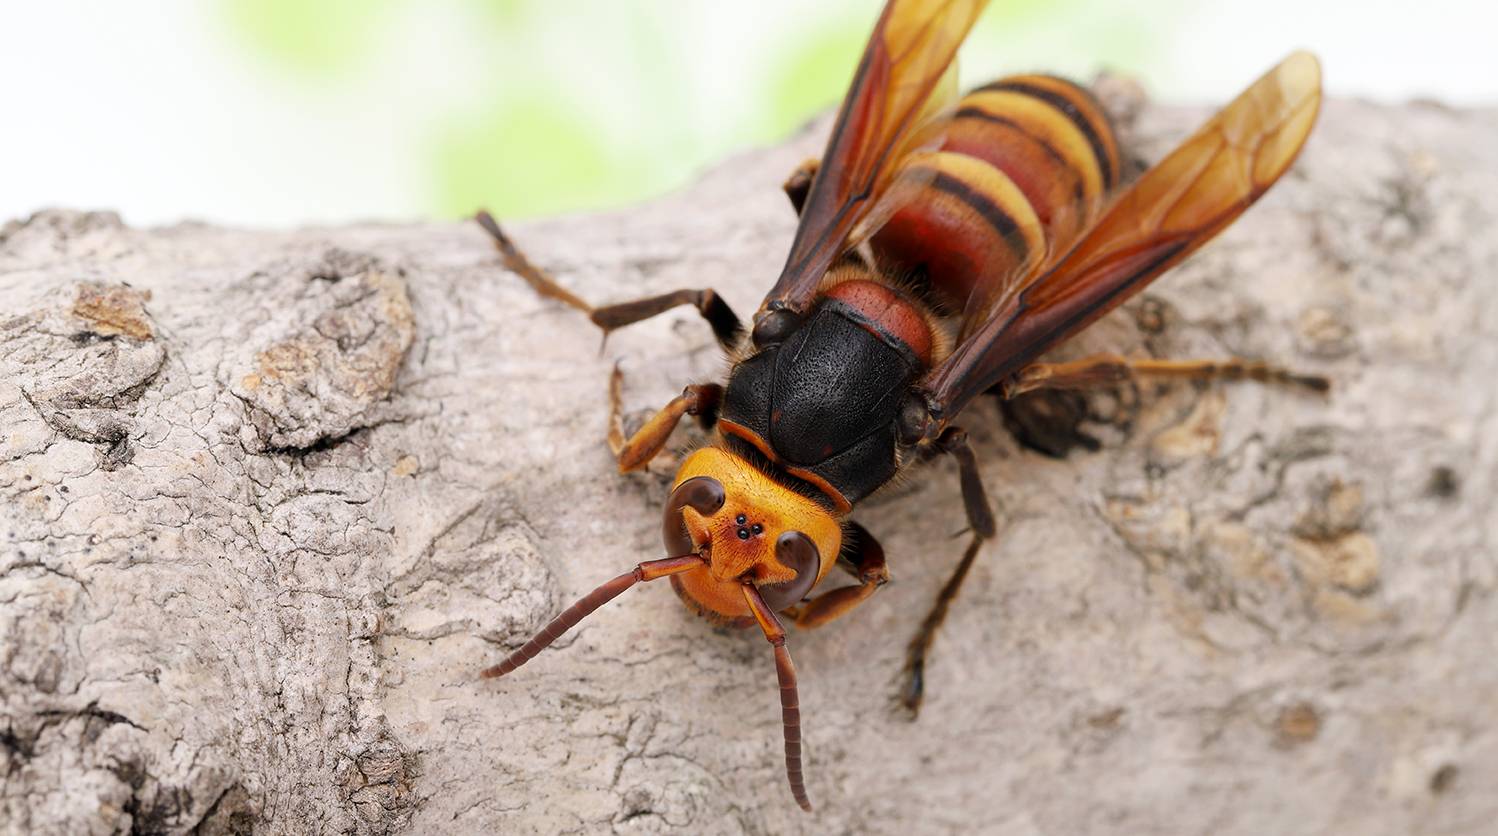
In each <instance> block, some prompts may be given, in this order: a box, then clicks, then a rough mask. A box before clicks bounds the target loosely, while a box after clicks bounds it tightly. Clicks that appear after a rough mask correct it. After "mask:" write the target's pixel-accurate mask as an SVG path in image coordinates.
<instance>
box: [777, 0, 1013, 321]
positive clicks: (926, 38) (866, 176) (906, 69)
mask: <svg viewBox="0 0 1498 836" xmlns="http://www.w3.org/2000/svg"><path fill="white" fill-rule="evenodd" d="M985 5H987V0H889V2H888V3H887V4H886V5H885V7H884V13H883V14H882V15H880V17H879V22H878V23H877V24H876V25H875V27H874V34H873V35H872V36H871V37H870V39H869V45H868V47H867V48H866V49H865V50H864V55H863V60H862V61H860V62H859V65H858V72H857V74H856V75H855V76H854V78H853V84H852V86H851V87H850V88H849V90H848V96H847V98H846V99H844V100H843V105H842V109H841V111H839V113H838V118H837V124H836V125H835V126H834V127H833V129H832V136H831V138H830V139H829V140H828V141H827V150H826V151H825V152H823V154H822V164H821V168H820V169H819V170H818V171H817V175H816V177H815V179H813V181H812V185H811V192H810V194H809V195H807V198H806V205H805V206H804V207H803V208H802V211H801V224H800V226H799V227H797V229H796V238H795V241H794V243H792V244H791V252H790V255H789V256H788V257H787V259H786V263H785V268H784V269H783V270H782V271H781V274H780V279H779V280H778V281H776V283H775V286H774V287H773V288H772V289H771V290H770V293H769V295H767V296H766V297H765V304H764V305H763V306H762V307H770V306H772V305H774V304H776V303H778V305H783V306H785V307H789V308H791V309H792V310H798V311H799V310H805V309H806V307H807V306H808V305H809V304H810V303H811V300H812V298H813V297H814V296H815V293H816V288H817V285H818V283H819V282H820V281H821V279H822V275H823V274H824V273H826V272H827V268H828V267H830V266H831V265H832V262H833V261H834V260H835V259H836V258H837V257H838V256H839V255H841V254H842V253H843V252H844V251H845V250H846V249H847V247H848V240H849V236H850V234H851V233H852V232H853V230H854V227H855V226H857V225H858V224H859V221H860V220H863V219H864V218H865V217H866V216H867V215H868V213H869V211H870V210H871V209H872V207H873V205H874V204H875V203H876V202H877V200H878V197H879V193H880V191H881V190H882V189H883V188H884V187H885V186H886V185H887V184H888V183H889V181H890V174H891V172H892V171H893V170H894V167H895V164H896V163H897V162H898V160H899V158H900V157H901V155H902V154H903V153H905V152H907V151H910V150H912V149H913V148H915V147H918V146H920V145H923V144H924V141H923V140H924V139H926V138H927V137H925V136H924V134H923V133H921V132H919V131H918V130H917V129H918V128H920V127H921V126H923V125H926V126H930V125H933V124H934V122H933V120H932V116H933V113H935V112H937V111H939V110H940V104H941V102H940V99H939V97H933V94H934V93H936V92H937V91H942V92H945V91H947V90H951V91H954V92H955V89H956V85H955V83H952V82H953V81H955V76H953V75H950V74H949V69H950V68H951V65H952V60H953V58H954V57H955V56H956V54H957V48H958V46H960V45H961V44H962V41H963V39H964V38H966V37H967V33H968V30H970V29H971V28H972V26H973V22H974V21H975V20H976V19H977V17H978V15H979V13H980V12H982V11H983V7H984V6H985ZM944 79H945V82H944Z"/></svg>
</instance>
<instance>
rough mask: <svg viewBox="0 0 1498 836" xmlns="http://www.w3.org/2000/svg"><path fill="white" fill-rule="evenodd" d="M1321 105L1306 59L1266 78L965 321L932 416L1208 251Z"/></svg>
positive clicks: (931, 391)
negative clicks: (1032, 273) (1052, 259)
mask: <svg viewBox="0 0 1498 836" xmlns="http://www.w3.org/2000/svg"><path fill="white" fill-rule="evenodd" d="M1320 103H1321V69H1320V66H1319V65H1318V64H1317V62H1316V59H1315V58H1314V57H1313V56H1312V55H1310V54H1309V53H1306V52H1297V53H1295V54H1293V55H1291V56H1290V57H1289V58H1286V59H1285V60H1284V61H1283V62H1281V63H1280V64H1279V65H1278V66H1276V67H1275V68H1274V69H1272V70H1270V71H1269V72H1268V73H1266V74H1265V75H1264V76H1263V77H1262V78H1260V79H1259V80H1258V81H1257V82H1255V83H1254V84H1253V85H1252V86H1251V87H1249V88H1248V89H1247V90H1245V91H1244V92H1243V93H1242V94H1241V95H1239V96H1238V98H1237V99H1234V100H1233V102H1232V103H1231V104H1229V105H1228V106H1227V107H1225V108H1223V109H1222V110H1221V111H1220V112H1219V113H1218V114H1217V115H1216V116H1214V117H1213V118H1212V119H1211V120H1209V121H1208V122H1207V123H1206V124H1205V125H1203V126H1202V127H1201V128H1200V129H1199V130H1198V131H1197V132H1196V133H1195V134H1193V135H1192V136H1191V137H1190V138H1189V139H1187V140H1186V141H1185V142H1183V143H1182V144H1181V145H1180V146H1179V147H1178V148H1176V150H1174V151H1172V152H1171V153H1170V155H1169V156H1167V157H1166V158H1165V159H1163V160H1161V161H1160V162H1159V163H1158V164H1156V165H1155V166H1154V167H1153V168H1151V169H1150V170H1149V171H1147V172H1145V173H1144V175H1143V176H1141V177H1140V178H1139V179H1138V180H1136V181H1135V182H1134V184H1133V185H1132V186H1130V187H1129V188H1128V189H1127V190H1125V191H1124V192H1123V193H1122V194H1121V195H1120V196H1119V197H1118V199H1117V200H1115V201H1114V202H1113V204H1112V205H1111V206H1109V207H1108V209H1106V210H1105V211H1104V212H1103V214H1102V216H1101V217H1099V219H1098V220H1097V222H1096V223H1095V224H1093V225H1092V226H1091V227H1090V228H1089V229H1088V231H1087V232H1086V233H1084V234H1083V235H1082V237H1081V238H1080V239H1079V241H1078V243H1077V244H1076V245H1075V246H1074V247H1073V248H1072V249H1071V251H1070V252H1068V253H1067V254H1066V255H1065V256H1064V257H1063V258H1062V259H1061V260H1060V261H1059V262H1057V263H1056V264H1055V266H1054V267H1052V268H1051V269H1050V270H1049V271H1048V272H1047V273H1046V274H1045V275H1043V276H1042V277H1041V278H1039V279H1037V280H1035V281H1034V282H1033V283H1030V284H1029V285H1028V286H1027V287H1026V288H1025V290H1024V291H1023V292H1021V293H1019V294H1018V295H1015V296H1012V297H1008V298H1005V299H1003V300H1001V302H1000V304H999V305H998V307H996V308H975V309H973V310H969V311H966V312H965V322H964V327H963V333H966V334H970V335H971V336H970V337H968V338H967V339H965V340H964V341H963V342H962V343H961V344H960V345H958V347H957V350H956V351H954V352H953V353H952V355H951V356H950V357H949V358H948V359H947V360H946V361H945V362H943V363H942V365H941V366H939V367H938V368H936V369H934V370H933V371H932V373H931V375H930V376H929V377H928V380H927V383H926V390H927V392H928V395H929V397H930V400H931V403H932V405H933V406H934V407H935V408H936V409H937V410H938V412H939V413H940V414H942V415H945V416H954V415H956V414H957V413H958V412H959V411H961V409H962V407H963V406H965V405H966V404H967V403H968V402H969V401H970V400H972V398H974V397H976V396H977V395H979V394H981V393H982V392H984V391H987V390H988V389H989V388H991V387H993V386H994V385H995V384H997V383H999V382H1000V381H1002V380H1003V379H1004V378H1006V377H1007V376H1009V375H1010V374H1013V373H1014V372H1015V371H1017V370H1018V369H1019V368H1020V367H1022V366H1024V365H1025V364H1027V363H1029V362H1032V361H1033V360H1035V358H1036V357H1038V356H1039V355H1040V354H1041V353H1043V352H1045V351H1046V350H1047V349H1049V348H1051V347H1053V346H1055V345H1056V344H1057V343H1059V342H1061V341H1062V340H1064V339H1066V338H1067V337H1069V336H1071V335H1073V334H1075V333H1076V332H1077V331H1079V330H1081V329H1082V328H1084V327H1086V326H1087V325H1088V324H1090V323H1092V322H1093V321H1094V320H1096V319H1097V318H1098V317H1101V316H1102V315H1103V314H1105V313H1107V312H1108V311H1110V310H1112V309H1113V308H1115V307H1117V306H1118V305H1119V304H1120V303H1122V302H1123V301H1124V300H1125V299H1128V298H1129V297H1130V296H1132V295H1133V294H1134V293H1136V292H1138V291H1139V290H1141V289H1143V288H1144V287H1145V286H1146V285H1147V284H1149V282H1150V281H1151V280H1152V279H1154V278H1155V277H1156V276H1158V275H1160V273H1161V272H1163V271H1164V270H1166V269H1168V268H1169V267H1171V266H1172V265H1174V264H1176V263H1177V262H1179V261H1180V260H1181V259H1183V258H1185V257H1186V256H1187V255H1188V254H1190V253H1191V252H1192V251H1194V250H1195V249H1196V248H1197V247H1200V246H1201V245H1202V244H1205V243H1206V242H1207V241H1209V240H1211V238H1212V237H1213V236H1214V235H1216V234H1217V233H1218V232H1220V231H1221V230H1222V229H1223V228H1224V227H1226V226H1227V225H1228V224H1229V223H1231V222H1232V221H1233V220H1234V219H1235V218H1237V217H1238V215H1239V214H1241V213H1242V212H1243V210H1245V209H1247V208H1248V207H1249V206H1250V205H1252V204H1253V202H1254V201H1255V200H1257V199H1258V198H1259V196H1260V195H1262V194H1263V193H1264V192H1265V191H1266V190H1267V189H1268V188H1269V187H1270V186H1271V185H1273V184H1274V182H1275V181H1276V180H1277V179H1279V177H1280V175H1281V174H1284V172H1285V170H1286V169H1288V168H1289V167H1290V164H1291V163H1292V162H1293V161H1294V160H1295V156H1296V154H1297V153H1299V151H1300V148H1301V146H1302V145H1303V144H1304V143H1305V140H1306V137H1307V135H1308V134H1309V133H1310V131H1311V126H1312V124H1313V123H1314V122H1315V120H1316V113H1317V111H1318V109H1319V107H1320Z"/></svg>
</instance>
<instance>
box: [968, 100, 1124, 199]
mask: <svg viewBox="0 0 1498 836" xmlns="http://www.w3.org/2000/svg"><path fill="white" fill-rule="evenodd" d="M1078 89H1081V88H1078ZM978 90H979V91H980V92H981V91H985V90H1008V91H1009V92H1011V93H1020V94H1023V95H1026V96H1029V97H1031V98H1033V99H1040V100H1041V101H1043V102H1045V103H1046V104H1048V105H1050V106H1051V107H1054V108H1056V109H1057V110H1059V111H1061V112H1062V113H1064V114H1066V118H1068V119H1070V120H1071V122H1072V124H1073V125H1076V126H1077V130H1079V131H1081V132H1082V135H1083V136H1084V137H1086V138H1087V144H1088V145H1091V146H1092V156H1093V157H1095V158H1096V159H1097V165H1098V171H1100V172H1102V175H1103V183H1104V185H1105V186H1111V185H1113V164H1112V163H1110V162H1109V161H1108V153H1107V149H1106V148H1105V147H1104V146H1103V138H1102V137H1101V136H1098V132H1097V130H1096V129H1095V128H1094V127H1093V125H1092V122H1091V121H1089V120H1088V119H1087V116H1086V114H1084V113H1082V111H1081V110H1079V109H1078V108H1077V105H1076V103H1074V102H1073V101H1072V100H1071V99H1068V98H1067V97H1065V96H1063V95H1061V94H1060V93H1055V92H1052V91H1050V90H1046V89H1045V88H1043V87H1036V86H1035V85H1033V84H1026V83H1024V82H1023V81H995V82H994V83H992V84H988V85H985V86H983V87H980V88H978Z"/></svg>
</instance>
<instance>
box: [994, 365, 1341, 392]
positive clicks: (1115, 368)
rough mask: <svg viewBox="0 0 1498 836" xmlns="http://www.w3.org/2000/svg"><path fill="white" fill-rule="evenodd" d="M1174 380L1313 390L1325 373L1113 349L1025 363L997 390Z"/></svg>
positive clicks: (1325, 385)
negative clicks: (1140, 355) (1139, 356)
mask: <svg viewBox="0 0 1498 836" xmlns="http://www.w3.org/2000/svg"><path fill="white" fill-rule="evenodd" d="M1142 377H1158V378H1165V379H1177V380H1253V381H1257V382H1259V383H1280V384H1290V385H1295V386H1304V387H1306V388H1307V389H1311V390H1313V391H1316V392H1325V391H1327V390H1329V389H1330V388H1331V381H1329V380H1327V379H1326V378H1325V377H1322V376H1320V375H1313V374H1302V373H1300V372H1295V371H1291V370H1289V369H1284V368H1281V367H1279V366H1272V365H1270V364H1268V363H1264V362H1262V361H1259V360H1243V359H1239V358H1237V357H1233V358H1229V359H1226V360H1128V359H1125V358H1123V357H1119V356H1118V355H1116V354H1096V355H1093V356H1091V357H1084V358H1082V359H1080V360H1073V361H1072V362H1070V363H1031V364H1030V365H1028V366H1025V367H1024V368H1022V369H1020V370H1019V371H1018V372H1015V374H1014V376H1013V377H1011V378H1009V379H1008V380H1006V381H1004V383H1003V384H1002V393H1003V396H1004V397H1005V398H1012V397H1014V396H1016V395H1021V394H1024V393H1025V392H1033V391H1035V390H1037V389H1085V388H1088V387H1091V386H1100V385H1107V384H1112V383H1121V382H1123V381H1125V380H1129V379H1131V378H1142Z"/></svg>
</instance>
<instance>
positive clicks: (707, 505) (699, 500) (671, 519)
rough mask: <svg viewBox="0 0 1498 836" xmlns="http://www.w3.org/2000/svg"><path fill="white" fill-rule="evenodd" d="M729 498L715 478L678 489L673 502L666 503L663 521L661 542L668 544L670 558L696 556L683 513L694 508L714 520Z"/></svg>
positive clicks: (693, 481) (691, 481)
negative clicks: (689, 507)
mask: <svg viewBox="0 0 1498 836" xmlns="http://www.w3.org/2000/svg"><path fill="white" fill-rule="evenodd" d="M725 498H726V496H725V494H724V493H723V483H722V482H719V481H718V480H717V479H714V478H712V477H711V476H693V477H692V478H691V479H688V480H686V481H685V482H682V483H681V484H680V485H677V486H676V490H674V491H672V492H671V498H670V499H669V500H667V501H666V511H665V514H664V518H663V519H662V520H661V539H662V540H663V541H665V544H666V554H667V555H668V556H670V557H680V556H682V555H687V554H692V553H693V551H694V549H693V548H692V535H691V534H689V533H687V522H686V520H685V519H683V518H682V509H684V508H686V507H687V506H691V507H692V509H693V510H694V511H696V512H697V513H699V514H701V515H703V516H704V517H706V516H710V515H712V514H714V513H716V512H717V510H718V509H719V508H722V507H723V501H724V499H725Z"/></svg>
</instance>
